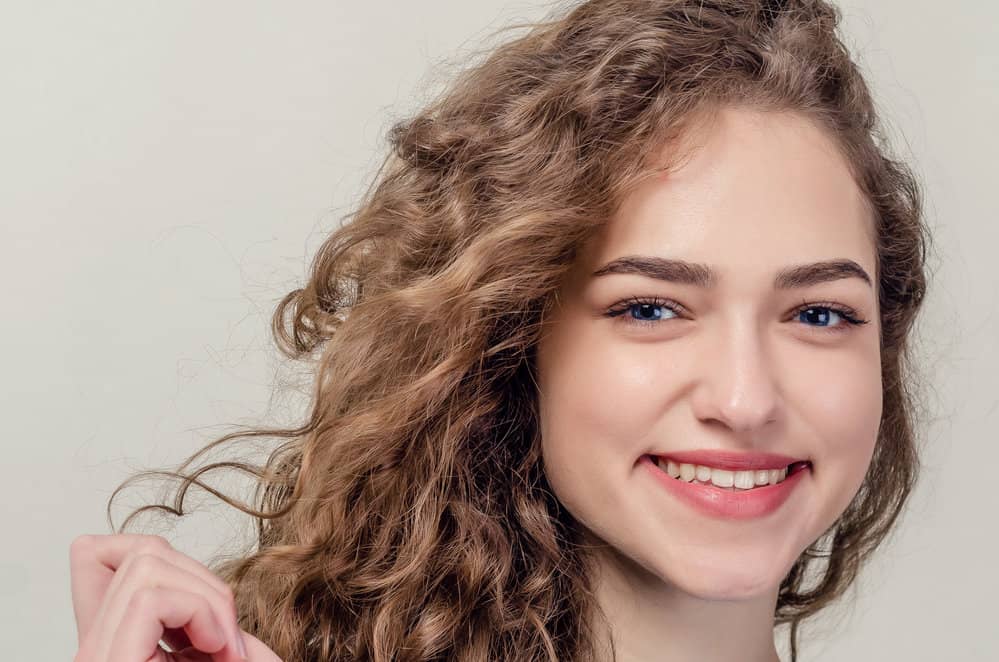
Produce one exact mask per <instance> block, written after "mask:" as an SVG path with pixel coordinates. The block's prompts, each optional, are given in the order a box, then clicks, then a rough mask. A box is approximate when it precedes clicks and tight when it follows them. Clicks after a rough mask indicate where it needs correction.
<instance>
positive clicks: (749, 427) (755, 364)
mask: <svg viewBox="0 0 999 662" xmlns="http://www.w3.org/2000/svg"><path fill="white" fill-rule="evenodd" d="M701 354H702V357H701V360H700V361H698V362H697V364H696V365H697V366H698V367H697V371H698V373H697V378H698V379H697V385H696V388H695V389H694V390H693V393H692V395H691V399H692V407H693V410H694V414H695V415H696V416H697V418H698V420H700V421H702V422H711V421H716V422H718V423H721V424H722V425H724V426H726V427H727V428H729V429H731V430H732V431H733V432H736V433H739V434H745V433H750V432H754V431H757V430H759V429H760V428H762V427H764V426H765V425H766V424H768V423H770V422H772V421H774V420H776V419H777V416H778V415H779V412H780V407H781V391H780V385H779V380H778V375H777V374H776V366H775V365H774V363H773V361H772V360H771V352H770V351H769V350H768V348H767V346H766V342H765V338H763V337H762V335H761V333H760V332H759V329H758V328H757V327H755V326H754V325H753V324H752V323H751V322H746V323H744V324H741V326H735V325H730V326H729V327H728V332H727V333H725V334H719V335H716V336H714V341H713V342H709V343H708V344H707V345H705V346H704V350H703V351H702V352H701Z"/></svg>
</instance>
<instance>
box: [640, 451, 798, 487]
mask: <svg viewBox="0 0 999 662" xmlns="http://www.w3.org/2000/svg"><path fill="white" fill-rule="evenodd" d="M656 462H657V463H658V464H659V468H660V469H662V470H663V471H665V472H666V473H668V474H669V475H670V476H672V477H673V478H677V479H679V480H682V481H685V482H688V483H689V482H691V481H692V480H694V479H695V478H696V479H697V480H699V481H701V482H703V483H707V482H710V483H711V484H712V485H717V486H718V487H736V488H739V489H743V490H748V489H752V488H753V487H755V486H757V485H767V484H770V485H776V484H777V483H779V482H781V481H782V480H784V479H785V478H786V477H787V467H784V468H783V469H759V470H756V471H726V470H725V469H713V468H711V467H705V466H703V465H700V464H678V463H676V462H673V461H672V460H664V459H663V458H657V459H656Z"/></svg>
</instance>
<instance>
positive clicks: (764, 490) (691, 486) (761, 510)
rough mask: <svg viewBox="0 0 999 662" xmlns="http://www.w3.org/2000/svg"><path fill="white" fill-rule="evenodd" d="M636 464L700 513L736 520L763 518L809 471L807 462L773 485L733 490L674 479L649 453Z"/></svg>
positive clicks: (785, 497)
mask: <svg viewBox="0 0 999 662" xmlns="http://www.w3.org/2000/svg"><path fill="white" fill-rule="evenodd" d="M792 462H793V460H792ZM639 464H641V465H643V466H644V467H645V469H646V470H647V471H649V472H650V473H651V474H652V476H653V478H654V479H655V480H656V481H658V482H659V484H660V485H662V486H663V487H664V488H665V489H666V490H667V491H668V492H669V493H670V494H672V495H673V496H675V497H677V498H678V499H680V500H681V501H683V502H684V503H686V504H687V505H689V506H691V507H693V508H694V509H696V510H698V511H699V512H701V513H703V514H705V515H709V516H711V517H721V518H725V519H738V520H744V519H752V518H754V517H763V516H764V515H768V514H770V513H772V512H774V511H775V510H777V509H778V508H780V507H781V505H783V503H784V502H785V501H787V499H788V497H790V496H791V492H793V491H794V488H795V487H797V486H798V485H799V484H800V483H801V481H802V480H803V478H804V476H805V475H806V474H810V473H811V465H810V464H808V465H805V466H804V468H802V469H799V470H798V471H795V472H794V473H789V474H788V475H787V478H785V479H784V480H782V481H781V482H779V483H777V484H776V485H767V486H766V487H756V488H753V489H751V490H738V491H735V492H733V491H730V490H726V489H722V488H720V487H716V486H714V485H701V484H698V483H688V482H686V481H682V480H679V479H677V478H673V477H672V476H670V475H669V474H667V473H666V472H665V471H663V470H662V469H660V468H659V466H658V465H657V464H656V463H655V461H654V460H653V459H652V457H651V456H649V455H643V456H642V458H641V460H639Z"/></svg>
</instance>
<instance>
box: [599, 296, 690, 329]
mask: <svg viewBox="0 0 999 662" xmlns="http://www.w3.org/2000/svg"><path fill="white" fill-rule="evenodd" d="M683 310H684V308H683V306H681V305H680V304H678V303H677V302H675V301H670V300H669V299H660V298H659V297H653V298H651V299H639V298H637V297H633V298H631V299H628V300H626V301H621V302H619V303H617V304H616V305H615V306H614V307H613V308H611V309H610V310H608V311H607V316H608V317H622V320H621V321H622V322H624V323H625V324H638V325H640V326H649V325H655V324H657V323H659V322H662V321H666V320H669V319H671V318H673V317H678V316H679V313H680V312H682V311H683Z"/></svg>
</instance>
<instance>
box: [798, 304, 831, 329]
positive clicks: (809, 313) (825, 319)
mask: <svg viewBox="0 0 999 662" xmlns="http://www.w3.org/2000/svg"><path fill="white" fill-rule="evenodd" d="M831 312H832V311H831V310H828V309H826V308H809V309H807V310H803V311H801V314H802V315H804V316H806V317H807V318H808V321H809V322H812V323H816V324H820V325H822V326H826V325H828V323H829V314H830V313H831Z"/></svg>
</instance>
